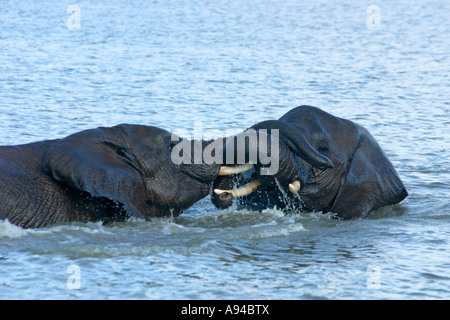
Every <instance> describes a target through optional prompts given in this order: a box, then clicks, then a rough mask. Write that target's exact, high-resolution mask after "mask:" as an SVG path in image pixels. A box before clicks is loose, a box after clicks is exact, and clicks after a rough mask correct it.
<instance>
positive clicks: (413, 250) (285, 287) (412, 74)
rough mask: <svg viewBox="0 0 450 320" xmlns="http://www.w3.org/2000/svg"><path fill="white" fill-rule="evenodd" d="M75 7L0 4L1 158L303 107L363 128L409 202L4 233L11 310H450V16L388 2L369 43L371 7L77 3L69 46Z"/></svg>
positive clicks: (203, 207)
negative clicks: (140, 303) (402, 302)
mask: <svg viewBox="0 0 450 320" xmlns="http://www.w3.org/2000/svg"><path fill="white" fill-rule="evenodd" d="M73 4H74V3H72V2H71V1H59V2H58V3H57V4H55V2H54V1H38V2H36V1H23V0H22V1H21V0H19V1H3V2H2V9H1V10H0V123H1V127H0V144H2V145H13V144H19V143H27V142H32V141H37V140H45V139H54V138H61V137H65V136H67V135H69V134H71V133H74V132H77V131H80V130H83V129H88V128H93V127H97V126H113V125H116V124H119V123H138V124H145V125H156V126H159V127H162V128H164V129H167V130H169V131H173V130H176V129H184V130H189V131H192V130H193V127H194V124H195V121H201V123H202V126H203V130H207V129H218V130H220V131H224V130H226V129H235V130H241V129H245V128H247V127H249V126H251V125H252V124H254V123H256V122H259V121H262V120H267V119H276V118H279V117H281V116H282V115H283V114H284V113H285V112H287V111H288V110H290V109H291V108H293V107H295V106H297V105H300V104H310V105H314V106H317V107H320V108H322V109H324V110H325V111H328V112H330V113H332V114H334V115H336V116H340V117H344V118H347V119H350V120H353V121H355V122H358V123H360V124H362V125H364V126H365V127H366V128H367V129H369V131H370V132H371V133H372V134H373V135H374V136H375V137H376V138H377V140H378V141H379V143H380V145H381V146H382V147H383V149H384V150H385V152H386V153H387V155H388V156H389V158H390V159H391V161H392V162H393V164H394V166H395V167H396V169H397V171H398V172H399V174H400V176H401V178H402V180H403V181H404V183H405V185H406V188H407V189H408V191H409V194H410V196H409V197H408V198H407V199H406V200H405V201H403V202H402V203H401V204H398V205H395V206H390V207H386V208H383V209H381V210H378V211H377V212H375V213H374V214H373V215H372V216H371V217H370V218H369V219H364V220H354V221H337V220H333V219H330V218H329V217H327V216H324V215H322V214H321V213H303V214H300V213H296V214H291V215H286V214H283V213H281V212H280V211H277V210H275V209H269V210H266V211H264V212H262V213H258V212H251V211H242V210H236V208H233V207H232V208H230V209H228V210H226V211H219V210H218V209H216V208H215V207H214V206H213V205H212V204H211V203H210V200H209V198H205V199H203V200H201V201H200V202H198V203H196V204H195V205H194V206H193V207H191V208H190V209H188V210H187V211H186V212H185V213H184V214H183V215H182V216H181V217H179V218H173V219H155V220H152V221H148V222H146V221H139V220H133V221H129V222H126V223H117V224H113V225H106V226H104V225H101V224H93V223H91V224H79V223H73V224H66V225H57V226H51V227H47V228H43V229H31V230H24V229H21V228H18V227H15V226H13V225H11V224H9V223H8V222H7V221H0V267H1V269H2V273H1V275H0V298H2V299H18V298H21V299H23V298H25V299H441V298H446V299H448V298H450V289H449V288H450V277H449V275H448V274H449V270H450V256H449V250H450V244H449V238H450V214H449V209H448V207H449V205H450V200H449V195H450V194H449V187H450V174H449V171H450V151H449V134H448V133H449V119H450V103H449V96H450V92H449V87H450V79H449V74H450V58H449V49H450V40H449V39H450V36H449V35H450V22H449V20H448V12H450V3H449V2H448V1H427V2H421V1H388V2H383V3H382V4H379V9H380V11H379V13H380V20H379V23H380V24H379V28H378V26H375V27H376V28H374V29H371V28H369V27H368V25H367V19H368V13H367V7H368V6H369V5H372V4H373V3H372V2H367V1H350V0H346V1H339V2H337V1H336V2H330V1H324V0H323V1H322V0H319V1H310V2H303V1H294V0H292V1H268V0H257V1H248V2H244V3H242V1H236V0H229V1H214V2H210V1H202V0H195V1H152V2H149V1H134V2H133V4H130V3H128V2H125V1H96V2H95V3H91V2H90V1H77V2H76V5H77V6H78V8H79V9H80V18H81V19H80V28H79V29H77V28H74V29H71V28H72V27H73V24H72V25H71V24H70V23H69V25H68V23H67V22H68V19H69V18H70V16H71V14H72V13H67V12H66V10H67V8H68V7H69V6H70V5H73ZM369 25H370V24H369ZM74 270H75V271H74ZM76 271H79V279H80V282H79V283H76V282H72V280H73V279H74V278H73V276H74V275H75V273H76Z"/></svg>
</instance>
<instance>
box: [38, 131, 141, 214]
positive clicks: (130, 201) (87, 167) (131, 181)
mask: <svg viewBox="0 0 450 320" xmlns="http://www.w3.org/2000/svg"><path fill="white" fill-rule="evenodd" d="M126 129H127V126H126V125H121V126H116V127H112V128H97V129H92V130H86V131H82V132H79V133H76V134H73V135H71V136H68V137H67V138H64V139H62V140H59V141H58V142H56V143H55V144H54V145H53V146H52V147H51V148H50V149H49V150H48V151H47V153H46V154H45V157H44V160H43V163H42V169H43V171H44V172H46V173H47V174H49V175H50V176H52V177H53V178H54V179H55V180H57V181H60V182H63V183H66V184H67V185H69V186H70V187H72V188H75V189H77V190H80V191H85V192H88V193H90V194H91V195H92V196H94V197H106V198H109V199H111V200H113V201H115V202H119V203H121V204H123V206H124V209H125V210H126V211H127V212H128V214H130V215H132V216H137V217H140V218H145V217H146V216H147V212H146V211H147V210H146V188H145V183H144V180H143V177H142V174H141V172H140V169H139V165H136V161H135V160H134V159H133V158H134V156H133V155H132V153H131V151H130V148H129V147H127V144H126V141H127V140H128V139H127V138H126V135H127V134H128V133H127V130H126Z"/></svg>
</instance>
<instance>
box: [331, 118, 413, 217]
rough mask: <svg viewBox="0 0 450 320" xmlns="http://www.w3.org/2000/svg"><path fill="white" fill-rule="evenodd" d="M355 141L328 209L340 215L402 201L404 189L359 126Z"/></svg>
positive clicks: (353, 214) (363, 212)
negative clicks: (335, 194) (347, 163)
mask: <svg viewBox="0 0 450 320" xmlns="http://www.w3.org/2000/svg"><path fill="white" fill-rule="evenodd" d="M358 130H359V144H358V146H357V147H356V150H355V152H354V154H353V158H352V160H351V163H350V167H349V169H348V172H347V176H346V177H345V180H344V182H343V184H342V185H341V187H340V189H339V192H338V194H337V196H336V199H335V201H334V204H333V206H332V208H331V210H330V211H331V212H333V213H337V214H338V216H339V217H341V218H344V219H349V218H357V217H362V216H365V215H367V214H368V213H369V212H370V211H373V210H376V209H378V208H380V207H382V206H385V205H390V204H396V203H398V202H400V201H402V200H403V199H404V198H405V197H406V196H407V195H408V193H407V191H406V189H405V187H404V185H403V183H402V181H401V180H400V178H399V176H398V174H397V172H396V171H395V169H394V167H393V166H392V163H391V162H390V161H389V159H388V158H387V156H386V155H385V154H384V152H383V151H382V150H381V148H380V146H379V145H378V143H377V142H376V141H375V139H374V138H373V136H372V135H371V134H370V133H369V132H368V131H367V130H366V129H364V128H362V127H359V128H358Z"/></svg>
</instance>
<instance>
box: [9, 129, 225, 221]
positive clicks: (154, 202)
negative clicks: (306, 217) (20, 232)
mask: <svg viewBox="0 0 450 320" xmlns="http://www.w3.org/2000/svg"><path fill="white" fill-rule="evenodd" d="M180 139H181V138H180V137H177V136H175V139H174V135H173V134H171V133H169V132H168V131H166V130H164V129H161V128H158V127H153V126H144V125H137V124H120V125H117V126H114V127H99V128H96V129H88V130H84V131H81V132H77V133H74V134H72V135H70V136H67V137H65V138H63V139H55V140H47V141H40V142H34V143H29V144H24V145H16V146H1V147H0V220H4V219H8V221H9V222H10V223H13V224H15V225H18V226H20V227H23V228H38V227H43V226H48V225H52V224H56V223H65V222H70V221H80V222H89V221H93V222H95V221H103V222H111V221H113V222H114V221H124V220H126V219H128V218H129V217H137V218H141V219H150V218H152V217H165V216H176V215H179V214H180V213H181V212H183V211H184V210H185V209H186V208H188V207H190V206H191V205H192V204H194V203H195V202H196V201H198V200H200V199H201V198H203V197H205V196H207V195H208V194H209V193H210V191H211V186H212V183H213V181H214V180H215V179H216V178H217V177H218V174H219V171H220V164H219V163H205V162H200V163H199V162H196V163H189V162H187V161H186V162H182V163H175V162H176V161H173V154H174V150H175V148H176V147H177V146H178V145H180V144H181V143H180ZM181 141H185V142H187V143H188V144H192V145H193V146H194V145H195V146H197V147H198V148H201V150H203V149H205V148H207V146H208V145H209V144H211V143H212V142H213V141H212V140H211V141H198V140H192V141H191V140H188V139H182V140H181ZM219 142H220V141H219ZM186 152H187V151H186Z"/></svg>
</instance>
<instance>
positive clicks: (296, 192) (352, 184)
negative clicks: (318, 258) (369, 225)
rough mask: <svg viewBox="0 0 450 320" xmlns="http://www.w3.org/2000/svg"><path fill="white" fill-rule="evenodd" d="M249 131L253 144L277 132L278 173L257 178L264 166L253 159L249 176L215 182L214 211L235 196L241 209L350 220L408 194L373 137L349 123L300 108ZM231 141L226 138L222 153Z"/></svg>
mask: <svg viewBox="0 0 450 320" xmlns="http://www.w3.org/2000/svg"><path fill="white" fill-rule="evenodd" d="M250 129H251V130H254V131H256V132H259V136H258V139H259V141H257V143H258V144H260V142H261V140H266V139H267V137H268V136H270V133H266V132H268V131H269V130H271V131H273V129H277V131H276V132H277V134H278V135H279V138H280V141H279V170H278V172H276V173H274V174H273V175H262V174H261V170H262V169H263V168H264V165H261V162H262V161H261V159H259V158H258V159H256V161H254V164H255V168H254V169H253V172H252V174H249V172H246V173H241V174H239V175H237V177H238V178H239V180H238V181H237V180H236V176H235V177H232V176H225V177H219V178H218V179H216V180H215V182H214V189H215V190H214V194H213V196H212V201H213V203H214V204H215V205H216V206H217V207H218V208H227V207H229V206H230V205H231V204H232V202H233V197H240V201H239V202H240V205H241V206H245V207H252V208H258V209H263V208H273V207H274V206H276V207H278V208H280V209H286V210H294V211H296V210H308V211H322V212H324V213H327V212H332V213H334V214H336V215H337V216H338V217H339V218H342V219H350V218H357V217H364V216H367V214H368V213H369V212H371V211H373V210H376V209H378V208H380V207H382V206H385V205H391V204H396V203H398V202H400V201H402V200H403V199H404V198H405V197H406V196H407V195H408V193H407V191H406V189H405V187H404V185H403V183H402V181H401V180H400V178H399V176H398V174H397V172H396V171H395V169H394V167H393V166H392V164H391V162H390V161H389V159H388V158H387V157H386V155H385V154H384V152H383V151H382V150H381V148H380V146H379V145H378V143H377V142H376V141H375V139H374V138H373V136H372V135H371V134H370V133H369V132H368V131H367V130H366V129H364V128H363V127H361V126H360V125H358V124H356V123H354V122H352V121H349V120H345V119H341V118H337V117H335V116H332V115H331V114H329V113H326V112H324V111H322V110H320V109H318V108H315V107H311V106H300V107H297V108H294V109H292V110H291V111H289V112H287V113H286V114H285V115H284V116H282V117H281V118H280V119H279V120H274V121H264V122H261V123H259V124H257V125H255V126H253V127H251V128H250ZM262 129H265V130H262ZM246 132H248V131H246ZM246 132H244V133H242V135H245V134H246ZM235 139H236V138H235V137H232V138H231V139H229V140H228V143H227V144H226V145H225V149H227V147H228V145H229V144H230V142H233V141H234V140H235ZM250 145H251V143H248V144H246V147H245V148H250ZM225 152H226V151H225ZM245 153H246V155H247V154H248V153H249V151H248V150H246V151H245ZM247 157H248V155H247ZM245 183H248V184H247V185H245V186H243V187H239V188H237V189H233V187H234V186H235V185H236V184H237V185H238V186H241V185H242V184H245ZM255 190H256V191H255Z"/></svg>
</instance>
